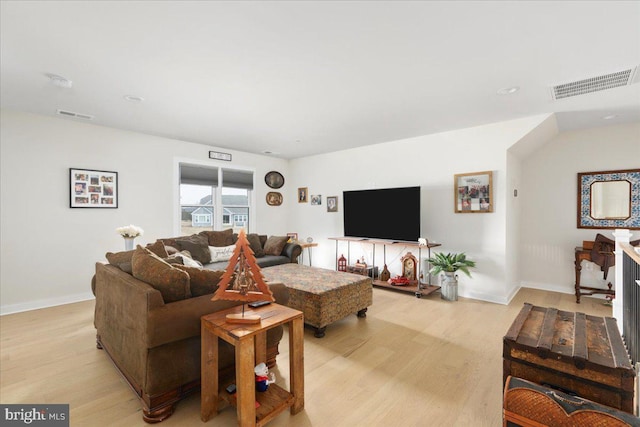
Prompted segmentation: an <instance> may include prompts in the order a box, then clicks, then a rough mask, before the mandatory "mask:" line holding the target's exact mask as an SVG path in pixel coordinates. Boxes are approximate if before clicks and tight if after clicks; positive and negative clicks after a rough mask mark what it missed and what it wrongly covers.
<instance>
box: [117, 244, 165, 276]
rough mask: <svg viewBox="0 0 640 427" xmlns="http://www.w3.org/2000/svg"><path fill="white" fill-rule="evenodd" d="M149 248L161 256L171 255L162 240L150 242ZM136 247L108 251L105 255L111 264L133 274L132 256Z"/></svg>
mask: <svg viewBox="0 0 640 427" xmlns="http://www.w3.org/2000/svg"><path fill="white" fill-rule="evenodd" d="M147 249H149V250H150V251H151V252H153V253H154V254H156V255H158V256H159V257H160V258H166V257H168V256H169V255H168V254H167V251H166V249H165V247H164V244H163V243H162V242H161V241H156V242H154V243H150V244H148V245H147ZM134 252H135V249H133V250H131V251H122V252H115V253H114V252H107V254H106V255H105V257H106V258H107V261H109V264H111V265H115V266H116V267H118V268H120V270H122V271H124V272H126V273H129V274H131V258H132V257H133V253H134Z"/></svg>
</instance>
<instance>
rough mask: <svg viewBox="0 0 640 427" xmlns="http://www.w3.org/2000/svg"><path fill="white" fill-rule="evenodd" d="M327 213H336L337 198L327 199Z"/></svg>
mask: <svg viewBox="0 0 640 427" xmlns="http://www.w3.org/2000/svg"><path fill="white" fill-rule="evenodd" d="M327 212H338V196H330V197H327Z"/></svg>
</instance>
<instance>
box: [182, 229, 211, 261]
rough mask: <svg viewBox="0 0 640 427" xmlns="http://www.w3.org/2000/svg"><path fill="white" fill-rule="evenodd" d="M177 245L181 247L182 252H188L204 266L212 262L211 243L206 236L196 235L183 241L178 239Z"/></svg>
mask: <svg viewBox="0 0 640 427" xmlns="http://www.w3.org/2000/svg"><path fill="white" fill-rule="evenodd" d="M176 243H177V244H178V245H180V249H181V250H187V251H189V252H190V253H191V257H192V258H193V259H195V260H196V261H200V262H201V263H202V264H208V263H210V262H211V252H209V241H208V240H207V238H206V236H202V235H200V234H194V235H193V236H189V237H186V238H183V239H177V240H176Z"/></svg>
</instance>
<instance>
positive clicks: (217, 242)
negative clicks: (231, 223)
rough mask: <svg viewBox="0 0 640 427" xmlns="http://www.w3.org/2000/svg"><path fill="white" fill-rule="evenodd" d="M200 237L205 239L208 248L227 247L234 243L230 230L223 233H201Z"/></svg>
mask: <svg viewBox="0 0 640 427" xmlns="http://www.w3.org/2000/svg"><path fill="white" fill-rule="evenodd" d="M200 235H201V236H205V237H206V238H207V240H208V241H209V243H208V245H209V246H229V245H233V244H234V243H235V242H234V241H233V230H232V229H231V228H229V229H227V230H224V231H202V232H200Z"/></svg>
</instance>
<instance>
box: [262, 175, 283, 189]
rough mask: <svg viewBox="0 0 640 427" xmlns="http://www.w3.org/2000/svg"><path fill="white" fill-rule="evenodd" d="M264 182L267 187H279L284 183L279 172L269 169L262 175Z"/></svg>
mask: <svg viewBox="0 0 640 427" xmlns="http://www.w3.org/2000/svg"><path fill="white" fill-rule="evenodd" d="M264 182H265V183H266V184H267V185H268V186H269V188H280V187H282V186H283V185H284V177H283V176H282V174H281V173H280V172H276V171H271V172H269V173H267V174H266V175H265V176H264Z"/></svg>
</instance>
